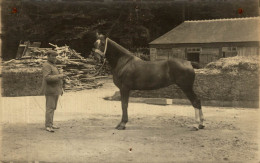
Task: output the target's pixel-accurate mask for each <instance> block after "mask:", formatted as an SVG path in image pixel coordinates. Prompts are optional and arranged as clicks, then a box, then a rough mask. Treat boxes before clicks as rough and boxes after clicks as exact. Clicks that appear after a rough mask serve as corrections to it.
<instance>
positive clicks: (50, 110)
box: [41, 51, 65, 132]
mask: <svg viewBox="0 0 260 163" xmlns="http://www.w3.org/2000/svg"><path fill="white" fill-rule="evenodd" d="M57 55H58V54H57V53H56V52H55V51H49V52H47V62H45V63H44V64H43V67H42V73H43V81H42V88H41V93H43V94H44V95H45V98H46V113H45V128H46V131H48V132H54V129H59V127H58V126H55V125H53V117H54V111H55V110H56V108H57V102H58V99H59V96H60V95H62V94H63V89H62V85H63V80H62V79H63V78H64V77H65V75H63V73H62V72H60V71H59V70H58V68H57V67H56V61H57V59H56V57H57Z"/></svg>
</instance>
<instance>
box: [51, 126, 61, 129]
mask: <svg viewBox="0 0 260 163" xmlns="http://www.w3.org/2000/svg"><path fill="white" fill-rule="evenodd" d="M52 128H53V129H59V128H60V127H59V126H55V125H52Z"/></svg>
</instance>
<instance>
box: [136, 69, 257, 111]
mask: <svg viewBox="0 0 260 163" xmlns="http://www.w3.org/2000/svg"><path fill="white" fill-rule="evenodd" d="M258 79H259V78H258V71H247V70H241V71H227V72H223V71H220V70H217V69H215V70H210V69H200V70H196V78H195V83H194V91H195V92H196V94H197V95H198V97H199V98H200V99H201V100H202V101H214V102H220V103H221V102H227V101H229V102H233V103H236V102H238V101H239V102H240V103H241V102H243V101H245V103H247V104H248V103H252V106H254V107H258V100H259V81H258ZM131 97H146V98H170V99H187V98H186V96H185V95H184V93H183V92H182V90H180V89H179V87H178V86H176V85H171V86H169V87H165V88H161V89H157V90H150V91H132V92H131ZM243 107H244V106H243Z"/></svg>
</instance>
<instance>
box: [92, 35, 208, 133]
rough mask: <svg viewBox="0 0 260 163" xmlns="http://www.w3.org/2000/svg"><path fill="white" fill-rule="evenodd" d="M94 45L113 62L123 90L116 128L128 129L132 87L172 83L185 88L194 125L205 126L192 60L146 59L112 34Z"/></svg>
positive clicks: (110, 62)
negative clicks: (116, 40) (113, 39)
mask: <svg viewBox="0 0 260 163" xmlns="http://www.w3.org/2000/svg"><path fill="white" fill-rule="evenodd" d="M95 48H96V49H95V52H96V53H99V54H100V55H103V56H105V58H106V59H107V61H108V63H109V64H110V66H111V69H112V74H113V81H114V84H115V85H116V86H117V87H118V88H119V90H120V94H121V104H122V111H123V115H122V120H121V122H120V123H119V124H118V125H117V126H116V129H118V130H123V129H125V126H126V123H127V122H128V113H127V108H128V99H129V93H130V90H152V89H158V88H162V87H167V86H169V85H172V84H177V85H178V86H179V87H180V88H181V89H182V91H183V92H184V93H185V95H186V96H187V97H188V99H189V100H190V102H191V104H192V106H193V107H194V109H195V120H196V123H197V124H196V126H195V129H196V130H198V129H203V128H204V125H203V120H204V118H203V113H202V109H201V102H200V100H199V99H198V97H197V95H196V94H195V93H194V91H193V83H194V79H195V72H194V69H193V67H192V65H191V63H190V62H189V61H186V60H181V59H169V60H164V61H143V60H141V59H139V58H138V57H136V56H134V55H133V54H132V53H131V52H130V51H128V50H127V49H125V48H124V47H122V46H120V45H119V44H117V43H116V42H114V41H112V40H111V39H109V38H106V39H105V38H103V39H99V40H97V41H96V43H95ZM102 51H104V52H102Z"/></svg>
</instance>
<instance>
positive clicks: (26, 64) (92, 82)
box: [2, 57, 109, 91]
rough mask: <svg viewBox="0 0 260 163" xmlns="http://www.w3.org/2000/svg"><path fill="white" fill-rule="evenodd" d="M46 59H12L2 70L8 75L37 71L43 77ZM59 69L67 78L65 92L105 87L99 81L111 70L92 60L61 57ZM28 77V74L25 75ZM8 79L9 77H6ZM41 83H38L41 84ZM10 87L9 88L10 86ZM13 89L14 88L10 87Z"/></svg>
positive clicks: (3, 65) (58, 64) (58, 63)
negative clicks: (10, 73)
mask: <svg viewBox="0 0 260 163" xmlns="http://www.w3.org/2000/svg"><path fill="white" fill-rule="evenodd" d="M46 61H47V60H46V58H38V59H35V58H30V59H20V60H18V59H12V60H9V61H6V62H3V63H2V70H3V71H4V72H5V73H6V74H8V72H9V71H12V74H13V71H14V70H15V71H17V72H20V71H25V70H26V72H27V70H29V71H34V70H35V71H37V73H39V75H40V76H41V73H42V72H41V71H39V70H41V68H42V64H43V63H44V62H46ZM57 67H58V69H59V70H61V71H63V73H64V74H65V75H66V76H67V77H66V79H65V80H64V90H65V91H79V90H84V89H95V88H98V87H101V86H102V85H103V83H102V82H100V80H99V79H102V78H106V77H107V76H108V71H109V68H108V66H107V65H106V64H105V65H103V64H101V63H98V62H97V61H96V60H94V59H92V58H86V59H70V58H65V57H61V58H58V61H57ZM24 74H25V76H26V73H24ZM5 77H6V78H8V75H5ZM39 80H40V81H38V82H36V83H41V82H42V81H41V80H42V78H39ZM6 81H8V80H6ZM9 84H11V83H9ZM8 87H9V86H8ZM10 87H12V86H10Z"/></svg>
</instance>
